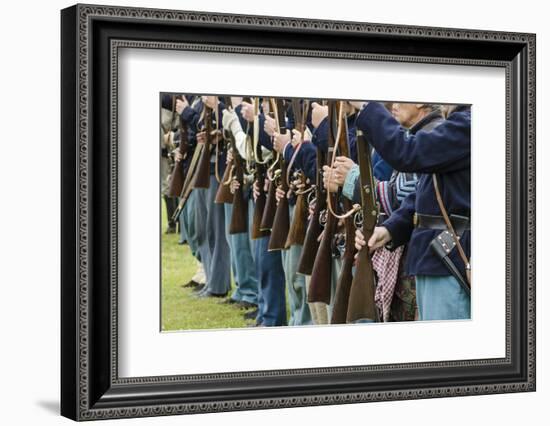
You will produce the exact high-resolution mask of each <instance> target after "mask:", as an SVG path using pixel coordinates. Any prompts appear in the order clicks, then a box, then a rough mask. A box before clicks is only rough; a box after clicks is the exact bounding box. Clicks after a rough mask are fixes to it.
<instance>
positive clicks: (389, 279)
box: [372, 246, 404, 322]
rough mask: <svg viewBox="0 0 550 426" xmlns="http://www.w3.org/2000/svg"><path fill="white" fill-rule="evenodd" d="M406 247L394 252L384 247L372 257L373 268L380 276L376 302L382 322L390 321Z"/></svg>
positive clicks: (375, 297) (375, 296)
mask: <svg viewBox="0 0 550 426" xmlns="http://www.w3.org/2000/svg"><path fill="white" fill-rule="evenodd" d="M403 250H404V246H401V247H398V248H397V249H395V250H393V251H389V250H388V249H387V248H385V247H382V248H379V249H378V250H376V251H375V252H374V254H373V255H372V267H373V269H374V270H375V271H376V273H377V274H378V281H377V284H376V292H375V293H374V302H375V303H376V306H377V307H378V310H379V312H381V316H382V321H384V322H387V321H389V319H390V306H391V302H392V299H393V293H394V291H395V285H396V284H397V279H398V275H399V262H400V260H401V256H402V255H403Z"/></svg>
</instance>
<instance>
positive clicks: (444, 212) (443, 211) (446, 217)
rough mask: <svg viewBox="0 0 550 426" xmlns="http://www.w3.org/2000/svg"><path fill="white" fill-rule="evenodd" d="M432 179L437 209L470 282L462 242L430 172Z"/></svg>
mask: <svg viewBox="0 0 550 426" xmlns="http://www.w3.org/2000/svg"><path fill="white" fill-rule="evenodd" d="M432 179H433V182H434V189H435V198H436V199H437V204H439V209H440V210H441V214H442V215H443V219H444V220H445V224H446V225H447V228H448V229H449V232H451V234H452V236H453V239H454V241H455V244H456V248H457V250H458V253H459V255H460V257H461V259H462V261H463V262H464V265H465V267H466V278H467V279H468V283H470V262H469V260H468V258H467V257H466V254H465V253H464V249H463V248H462V244H460V241H459V239H458V235H457V234H456V232H455V229H454V227H453V224H452V223H451V220H450V219H449V215H448V214H447V209H446V208H445V205H444V204H443V199H442V198H441V192H439V184H438V182H437V175H436V174H435V173H433V174H432Z"/></svg>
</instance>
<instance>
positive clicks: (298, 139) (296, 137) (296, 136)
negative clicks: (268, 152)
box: [290, 129, 302, 147]
mask: <svg viewBox="0 0 550 426" xmlns="http://www.w3.org/2000/svg"><path fill="white" fill-rule="evenodd" d="M290 142H291V143H292V146H293V147H296V145H298V144H299V143H302V134H301V133H300V132H299V131H298V130H296V129H293V130H292V140H291V141H290Z"/></svg>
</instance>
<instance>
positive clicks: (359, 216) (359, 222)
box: [353, 210, 363, 229]
mask: <svg viewBox="0 0 550 426" xmlns="http://www.w3.org/2000/svg"><path fill="white" fill-rule="evenodd" d="M353 224H354V225H355V227H356V228H357V229H359V228H362V227H363V212H362V211H361V210H359V211H358V212H357V213H355V214H354V215H353Z"/></svg>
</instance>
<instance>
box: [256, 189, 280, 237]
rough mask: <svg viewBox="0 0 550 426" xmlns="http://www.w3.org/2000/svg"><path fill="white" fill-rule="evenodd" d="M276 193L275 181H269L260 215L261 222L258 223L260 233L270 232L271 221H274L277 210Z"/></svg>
mask: <svg viewBox="0 0 550 426" xmlns="http://www.w3.org/2000/svg"><path fill="white" fill-rule="evenodd" d="M276 191H277V184H276V183H275V181H270V182H269V185H268V188H267V194H266V199H265V207H264V212H263V215H262V221H261V223H260V229H261V230H262V231H271V228H272V227H273V220H274V219H275V210H276V209H277V197H276V195H275V192H276Z"/></svg>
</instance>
